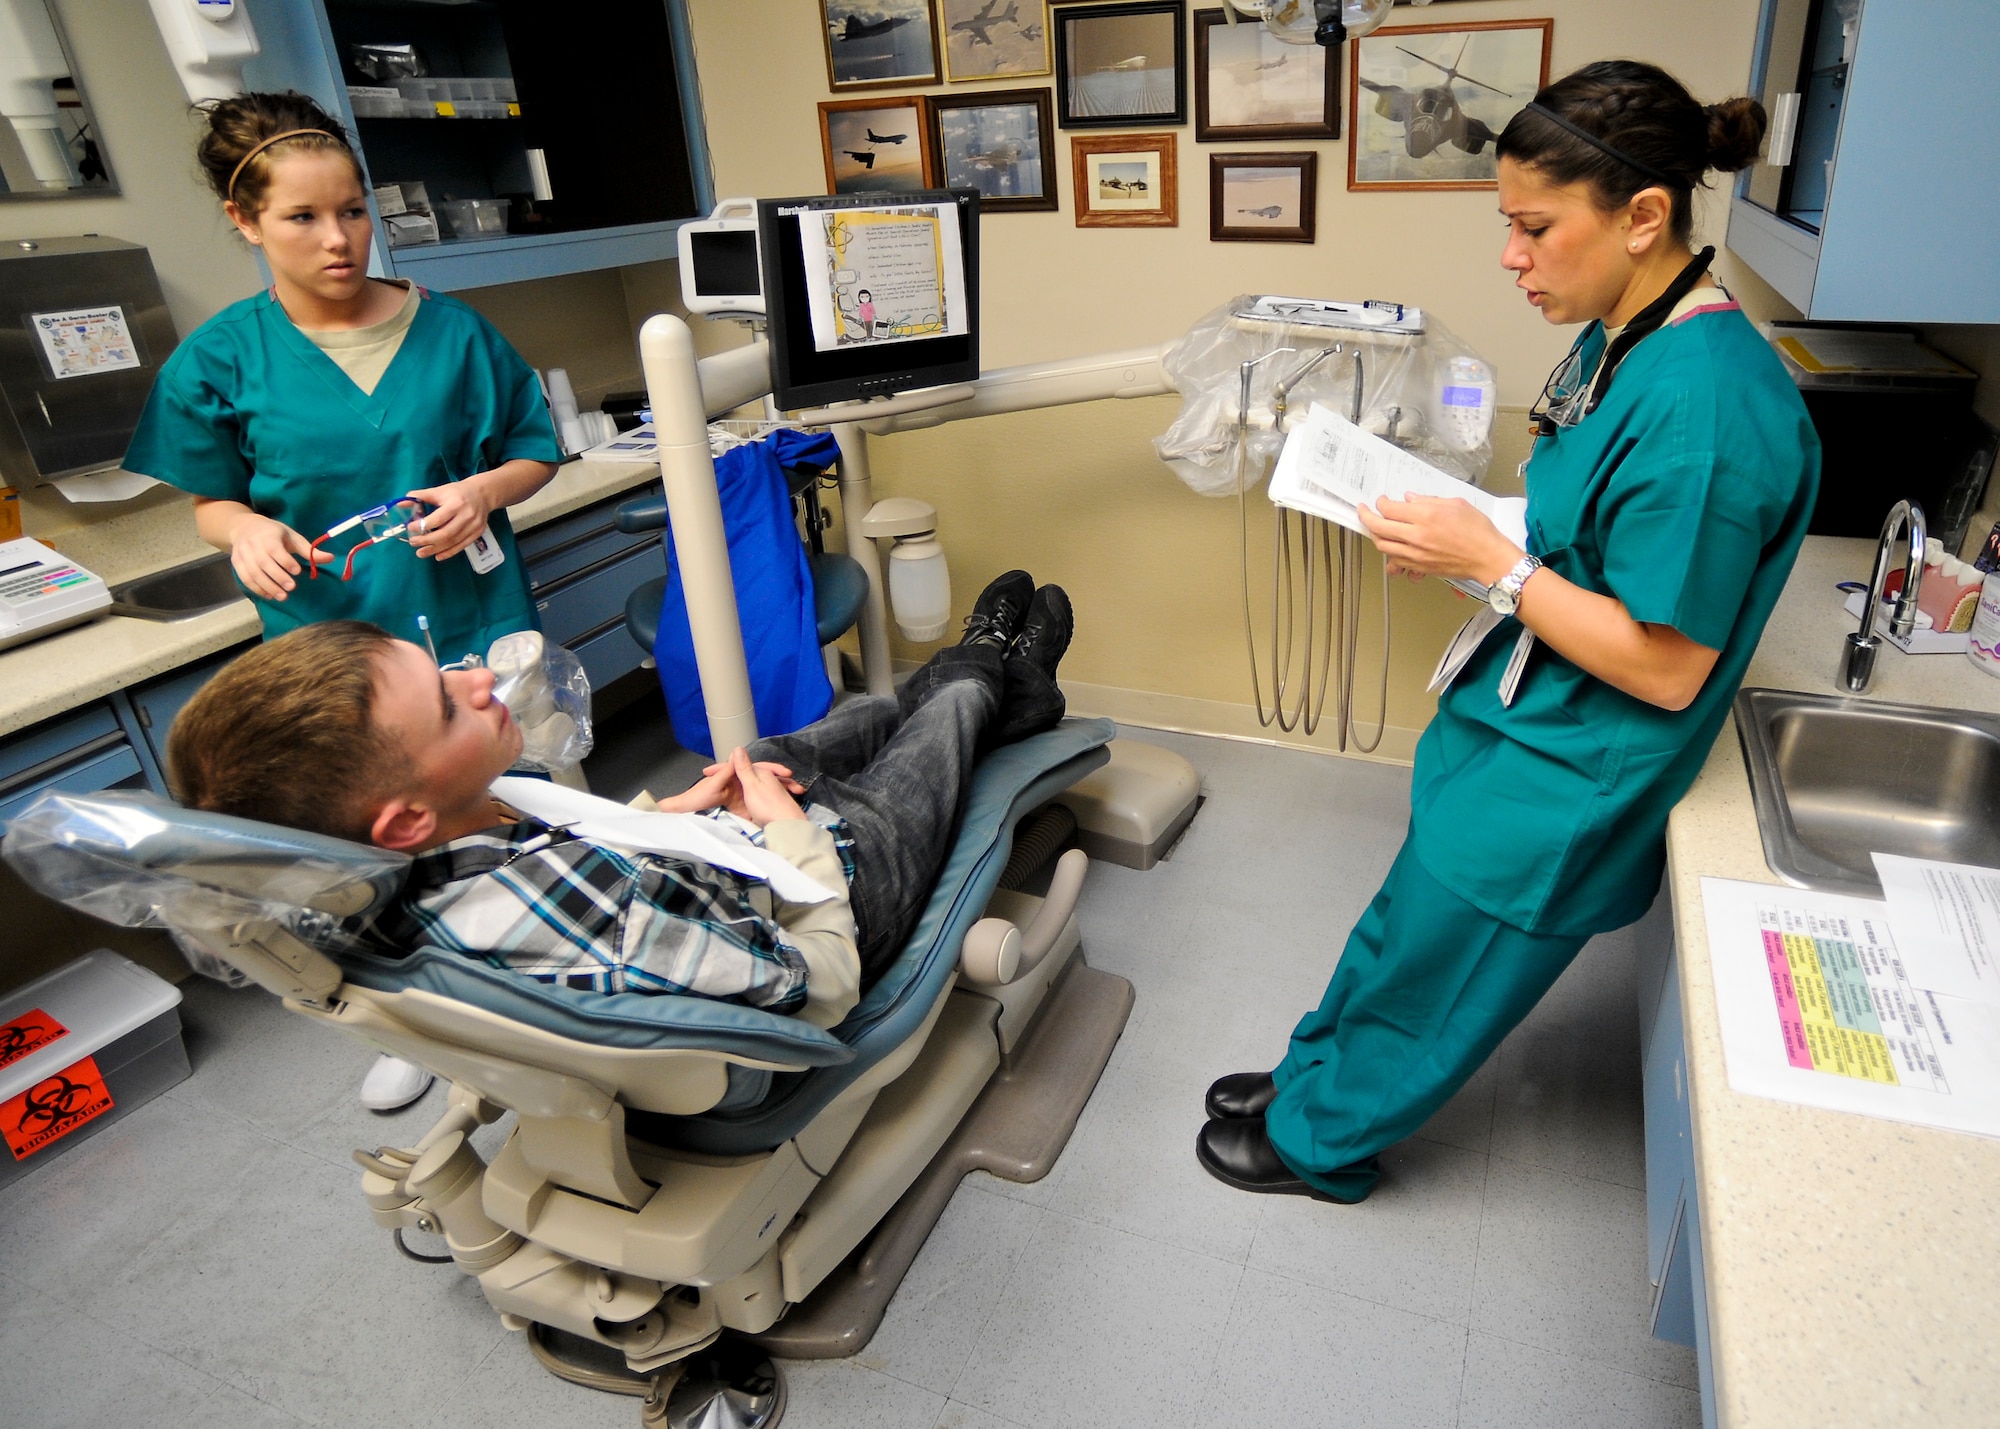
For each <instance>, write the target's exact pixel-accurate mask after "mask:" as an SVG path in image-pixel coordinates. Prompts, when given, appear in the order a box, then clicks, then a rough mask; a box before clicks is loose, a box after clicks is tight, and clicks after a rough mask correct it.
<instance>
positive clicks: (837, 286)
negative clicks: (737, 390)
mask: <svg viewBox="0 0 2000 1429" xmlns="http://www.w3.org/2000/svg"><path fill="white" fill-rule="evenodd" d="M757 240H758V242H757V246H758V254H759V258H760V261H761V263H762V266H763V278H764V302H765V308H766V310H767V312H768V314H769V317H770V324H771V377H772V391H773V392H774V393H775V395H776V397H777V402H778V406H779V407H781V408H783V409H785V410H788V411H796V410H798V409H800V408H805V407H818V406H823V405H825V404H826V403H828V402H846V401H853V400H855V399H857V398H862V397H880V396H886V395H888V394H889V393H892V392H908V391H912V390H914V389H916V388H919V387H942V386H946V385H948V384H950V383H954V382H970V381H972V380H973V379H974V378H975V377H977V376H978V375H979V195H978V194H977V193H976V192H975V191H973V190H971V189H927V190H923V191H921V192H916V193H898V194H888V193H879V194H840V195H835V196H833V197H814V198H795V199H764V200H760V201H759V202H758V204H757Z"/></svg>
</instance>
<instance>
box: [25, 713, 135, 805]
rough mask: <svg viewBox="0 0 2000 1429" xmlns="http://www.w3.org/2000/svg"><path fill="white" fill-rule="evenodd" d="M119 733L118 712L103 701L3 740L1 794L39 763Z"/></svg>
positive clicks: (58, 757)
mask: <svg viewBox="0 0 2000 1429" xmlns="http://www.w3.org/2000/svg"><path fill="white" fill-rule="evenodd" d="M118 733H119V729H118V716H117V715H115V714H114V713H112V710H111V706H110V705H108V704H105V703H103V702H99V703H97V704H94V705H90V706H87V707H86V708H84V709H80V710H71V711H70V712H69V713H68V714H61V715H57V716H56V717H55V718H54V719H52V720H48V721H45V722H44V723H42V724H38V725H34V726H32V727H30V728H28V729H25V730H23V731H22V732H21V733H19V734H16V735H11V736H9V737H8V738H7V739H5V740H0V796H4V794H5V792H6V790H7V786H8V784H9V783H11V782H13V781H15V780H18V779H20V778H21V777H22V776H23V775H25V774H26V773H27V772H28V771H29V770H31V769H34V768H35V767H36V766H37V765H42V764H47V763H48V762H49V761H50V760H54V759H60V758H61V757H62V756H63V755H65V754H72V753H75V752H77V751H80V750H82V749H83V748H84V747H85V746H87V745H93V744H97V743H99V742H100V741H104V740H105V739H106V738H107V737H108V736H111V735H115V734H118Z"/></svg>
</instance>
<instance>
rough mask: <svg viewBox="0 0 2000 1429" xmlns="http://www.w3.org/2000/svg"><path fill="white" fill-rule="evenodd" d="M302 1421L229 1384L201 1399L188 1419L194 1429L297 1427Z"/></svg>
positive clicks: (286, 1428)
mask: <svg viewBox="0 0 2000 1429" xmlns="http://www.w3.org/2000/svg"><path fill="white" fill-rule="evenodd" d="M302 1422H303V1421H301V1420H298V1419H294V1418H293V1417H292V1416H291V1415H289V1414H287V1413H285V1411H284V1410H282V1409H280V1408H278V1407H277V1406H276V1405H274V1404H266V1403H264V1401H263V1400H261V1399H256V1398H253V1397H251V1396H250V1395H247V1394H245V1393H244V1392H243V1391H242V1390H240V1389H237V1388H236V1387H235V1386H234V1385H228V1384H225V1385H223V1386H221V1387H220V1388H218V1389H217V1390H216V1391H215V1393H214V1394H212V1395H210V1396H209V1397H208V1398H207V1399H205V1400H204V1401H202V1403H201V1406H200V1407H199V1408H197V1409H196V1410H195V1412H194V1414H193V1416H192V1417H191V1418H190V1419H189V1421H188V1423H189V1425H190V1426H191V1429H298V1426H299V1425H300V1424H301V1423H302Z"/></svg>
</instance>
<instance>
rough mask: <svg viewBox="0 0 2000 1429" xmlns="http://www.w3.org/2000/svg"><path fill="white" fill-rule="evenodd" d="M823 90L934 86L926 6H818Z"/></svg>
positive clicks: (874, 0)
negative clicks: (823, 41) (823, 45)
mask: <svg viewBox="0 0 2000 1429" xmlns="http://www.w3.org/2000/svg"><path fill="white" fill-rule="evenodd" d="M819 7H820V20H821V21H822V22H823V33H824V34H825V37H826V82H827V87H828V88H829V89H833V90H835V91H839V90H843V89H875V88H879V87H880V86H882V85H887V84H935V83H937V77H938V45H937V28H936V26H935V25H934V24H933V23H932V19H931V0H819Z"/></svg>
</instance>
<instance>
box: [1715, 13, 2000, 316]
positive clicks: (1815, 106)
mask: <svg viewBox="0 0 2000 1429" xmlns="http://www.w3.org/2000/svg"><path fill="white" fill-rule="evenodd" d="M1759 23H1760V28H1759V32H1758V45H1757V52H1756V57H1755V59H1754V61H1753V64H1752V72H1751V83H1750V92H1751V93H1752V94H1754V95H1756V96H1757V97H1758V98H1759V99H1761V100H1762V101H1763V104H1764V107H1765V109H1766V110H1767V111H1768V112H1769V113H1770V114H1771V116H1772V121H1773V122H1772V126H1771V134H1770V139H1769V141H1768V143H1767V145H1766V153H1765V157H1764V159H1763V160H1762V161H1761V162H1759V163H1758V164H1756V165H1755V166H1753V167H1752V168H1751V169H1749V170H1748V171H1746V172H1745V173H1744V174H1743V175H1742V176H1741V177H1740V178H1739V179H1738V180H1737V183H1736V187H1735V195H1734V198H1733V200H1732V202H1731V204H1730V213H1729V246H1730V247H1731V248H1732V249H1733V250H1735V252H1736V254H1737V255H1738V256H1739V257H1741V258H1742V259H1743V260H1744V261H1745V262H1746V263H1748V264H1749V265H1750V266H1751V267H1752V268H1754V269H1755V270H1756V271H1757V272H1758V274H1759V275H1761V276H1762V277H1763V278H1764V280H1765V281H1766V282H1768V283H1770V284H1771V286H1772V287H1774V288H1776V289H1777V290H1778V292H1779V293H1780V294H1782V295H1783V296H1784V297H1785V299H1786V300H1787V301H1789V302H1790V303H1792V304H1793V305H1794V306H1795V307H1797V308H1798V309H1799V311H1801V312H1802V313H1804V314H1805V315H1806V316H1807V317H1809V318H1815V319H1828V320H1835V321H1849V322H1852V321H1861V322H1927V323H1992V322H2000V263H1995V261H1994V255H1995V252H1996V251H2000V250H1996V247H1995V238H1994V234H1995V232H1996V231H2000V161H1996V159H1995V157H1994V154H1995V151H1994V148H1993V145H1992V143H1991V136H1992V135H1993V134H1994V133H1995V132H2000V86H1996V85H1995V84H1994V82H1993V76H1994V74H1995V72H1996V69H2000V5H1996V4H1995V3H1993V0H1764V4H1763V11H1762V14H1761V17H1760V22H1759Z"/></svg>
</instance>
